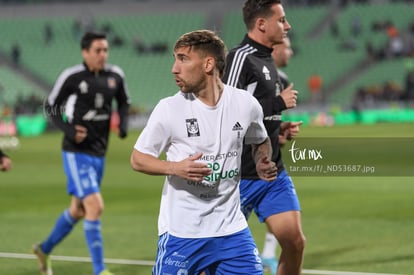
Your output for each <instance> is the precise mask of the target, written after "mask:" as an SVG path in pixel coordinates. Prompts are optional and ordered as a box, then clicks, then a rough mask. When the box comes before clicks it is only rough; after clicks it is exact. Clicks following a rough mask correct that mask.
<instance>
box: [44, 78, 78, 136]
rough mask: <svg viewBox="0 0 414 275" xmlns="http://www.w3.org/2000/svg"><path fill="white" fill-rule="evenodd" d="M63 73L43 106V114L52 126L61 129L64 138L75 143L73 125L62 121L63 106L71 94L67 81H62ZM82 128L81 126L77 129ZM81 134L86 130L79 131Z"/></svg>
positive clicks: (74, 128)
mask: <svg viewBox="0 0 414 275" xmlns="http://www.w3.org/2000/svg"><path fill="white" fill-rule="evenodd" d="M63 75H64V73H62V74H61V76H59V78H58V80H57V81H56V83H55V86H54V87H53V89H52V91H51V93H50V94H49V96H48V98H47V100H46V102H45V104H44V112H45V114H46V115H47V116H48V117H49V118H50V120H51V121H52V122H53V124H54V125H55V126H56V127H58V128H59V129H61V130H62V131H63V132H64V134H65V136H67V137H69V138H71V139H72V140H73V141H75V142H76V141H77V132H78V130H77V129H76V127H75V125H73V124H71V123H70V122H68V121H67V120H65V119H64V117H63V115H64V112H65V106H64V104H65V103H66V101H67V99H68V98H69V96H70V95H71V94H72V89H70V84H69V81H68V79H67V78H66V79H64V76H63ZM81 128H84V127H83V126H80V125H79V127H78V129H81ZM81 131H82V132H86V129H81Z"/></svg>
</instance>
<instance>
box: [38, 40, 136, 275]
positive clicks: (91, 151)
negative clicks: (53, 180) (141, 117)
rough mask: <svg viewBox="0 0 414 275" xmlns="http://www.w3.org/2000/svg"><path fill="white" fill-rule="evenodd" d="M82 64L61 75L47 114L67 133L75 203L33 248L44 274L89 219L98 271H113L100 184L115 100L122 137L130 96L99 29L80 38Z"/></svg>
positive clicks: (67, 159)
mask: <svg viewBox="0 0 414 275" xmlns="http://www.w3.org/2000/svg"><path fill="white" fill-rule="evenodd" d="M81 49H82V57H83V63H81V64H78V65H75V66H73V67H70V68H68V69H66V70H64V71H63V73H61V75H60V76H59V78H58V79H57V81H56V83H55V86H54V87H53V89H52V91H51V93H50V95H49V97H48V98H47V102H46V104H45V112H46V114H47V115H48V116H49V118H50V119H51V120H52V121H53V123H54V124H55V125H56V126H57V127H58V128H60V129H61V130H62V131H63V133H64V137H63V145H62V149H63V153H62V156H63V164H64V170H65V173H66V176H67V191H68V193H69V195H70V196H71V197H72V198H71V203H70V206H69V208H68V209H66V210H65V211H64V212H63V213H62V214H61V216H60V217H59V218H58V220H57V222H56V224H55V226H54V228H53V230H52V232H51V233H50V235H49V236H48V237H47V238H46V239H45V240H44V241H43V242H42V243H40V244H36V245H34V246H33V252H34V253H35V254H36V256H37V257H38V260H39V269H40V272H41V274H44V275H50V274H52V269H51V265H50V258H49V255H50V253H51V252H52V249H53V248H54V247H55V246H56V245H57V244H58V243H60V242H61V241H62V240H63V239H64V238H65V237H66V236H67V235H68V234H69V233H70V232H71V231H72V229H73V227H74V225H75V224H76V222H77V221H78V220H80V219H82V218H84V223H83V225H84V231H85V238H86V243H87V245H88V248H89V253H90V256H91V259H92V264H93V270H94V273H93V274H94V275H111V274H112V273H111V272H109V271H108V270H107V269H106V268H105V264H104V262H103V259H104V255H103V254H104V253H103V251H104V249H103V240H102V234H101V221H100V217H101V214H102V211H103V198H102V196H101V193H100V185H101V180H102V176H103V172H104V164H105V153H106V150H107V146H108V139H109V132H110V119H111V115H112V100H113V99H115V100H116V102H117V106H118V115H119V118H120V123H119V131H118V135H119V137H120V138H124V137H126V135H127V116H128V108H129V104H130V103H129V101H130V100H129V95H128V92H127V87H126V84H125V81H124V73H123V71H122V70H121V68H119V67H118V66H115V65H109V64H106V60H107V58H108V41H107V39H106V36H105V35H103V34H98V33H86V34H85V35H84V36H83V38H82V40H81Z"/></svg>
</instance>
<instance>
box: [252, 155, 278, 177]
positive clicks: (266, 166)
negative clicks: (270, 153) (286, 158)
mask: <svg viewBox="0 0 414 275" xmlns="http://www.w3.org/2000/svg"><path fill="white" fill-rule="evenodd" d="M256 171H257V175H258V176H259V178H261V179H262V180H265V181H273V180H275V179H276V176H277V167H276V163H274V162H273V161H271V160H270V159H269V158H268V157H267V156H264V157H262V158H260V159H259V160H258V161H257V163H256Z"/></svg>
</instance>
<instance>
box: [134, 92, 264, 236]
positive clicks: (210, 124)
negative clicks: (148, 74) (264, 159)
mask: <svg viewBox="0 0 414 275" xmlns="http://www.w3.org/2000/svg"><path fill="white" fill-rule="evenodd" d="M243 137H245V142H246V143H255V144H259V143H262V142H263V141H264V140H265V139H266V137H267V133H266V129H265V127H264V125H263V112H262V107H261V106H260V104H259V102H258V101H257V100H256V99H255V98H254V97H253V96H252V95H250V94H249V93H246V92H245V91H243V90H240V89H237V88H234V87H230V86H227V85H225V86H224V91H223V94H222V96H221V98H220V100H219V102H218V103H217V105H216V106H214V107H211V106H208V105H206V104H204V103H202V102H201V101H200V100H198V99H197V98H196V97H195V96H194V95H193V94H192V93H187V94H185V93H182V92H178V93H177V94H175V95H174V96H171V97H168V98H165V99H162V100H161V101H160V102H159V103H158V104H157V106H156V107H155V108H154V110H153V112H152V114H151V116H150V118H149V120H148V123H147V125H146V127H145V128H144V130H143V131H142V133H141V135H140V136H139V137H138V140H137V142H136V144H135V146H134V148H135V149H136V150H138V151H140V152H142V153H146V154H150V155H153V156H155V157H159V155H160V154H161V153H162V152H163V151H165V153H166V159H167V160H168V161H181V160H183V159H185V158H188V157H189V156H191V155H193V154H195V153H197V152H202V153H203V156H202V157H201V159H200V160H199V161H201V162H205V163H208V165H209V167H210V168H212V169H213V173H212V174H211V175H210V176H207V177H205V178H204V180H203V181H201V182H191V181H187V180H185V179H183V178H180V177H177V176H167V177H166V179H165V183H164V188H163V191H162V198H161V206H160V214H159V218H158V234H159V235H161V234H163V233H165V232H168V233H170V234H171V235H173V236H176V237H181V238H206V237H217V236H226V235H230V234H233V233H236V232H239V231H241V230H243V229H245V228H246V227H247V222H246V219H245V217H244V216H243V214H242V212H241V210H240V194H239V180H240V165H241V153H242V148H243V146H242V145H243Z"/></svg>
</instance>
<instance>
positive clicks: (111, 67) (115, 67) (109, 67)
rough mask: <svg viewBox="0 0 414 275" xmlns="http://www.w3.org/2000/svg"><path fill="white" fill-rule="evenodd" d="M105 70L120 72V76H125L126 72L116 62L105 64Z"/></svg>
mask: <svg viewBox="0 0 414 275" xmlns="http://www.w3.org/2000/svg"><path fill="white" fill-rule="evenodd" d="M105 70H107V71H109V72H112V73H115V74H118V75H119V76H121V77H122V78H124V77H125V73H124V70H122V68H121V67H120V66H118V65H115V64H105Z"/></svg>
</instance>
